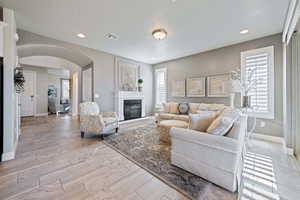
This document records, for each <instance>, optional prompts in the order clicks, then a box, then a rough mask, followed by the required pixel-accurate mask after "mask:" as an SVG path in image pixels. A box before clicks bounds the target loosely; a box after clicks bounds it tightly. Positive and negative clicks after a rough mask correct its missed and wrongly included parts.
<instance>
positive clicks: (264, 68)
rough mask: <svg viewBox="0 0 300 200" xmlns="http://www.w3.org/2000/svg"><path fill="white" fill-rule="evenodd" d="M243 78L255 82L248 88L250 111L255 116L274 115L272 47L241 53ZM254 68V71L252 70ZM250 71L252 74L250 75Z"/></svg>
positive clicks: (268, 116) (269, 116)
mask: <svg viewBox="0 0 300 200" xmlns="http://www.w3.org/2000/svg"><path fill="white" fill-rule="evenodd" d="M242 59H243V61H242V63H243V64H244V66H242V67H244V69H243V70H242V72H244V80H246V81H247V80H249V79H250V77H251V79H252V80H251V82H254V83H255V84H254V85H253V87H252V88H251V89H250V90H249V92H248V96H250V98H251V100H250V105H251V111H250V112H252V113H253V114H255V115H256V116H257V117H262V118H273V117H274V57H273V47H266V48H262V49H257V50H251V51H248V52H243V53H242ZM253 70H254V71H253ZM251 71H253V72H252V76H251V75H250V74H251Z"/></svg>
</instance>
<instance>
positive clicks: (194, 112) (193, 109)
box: [189, 103, 200, 114]
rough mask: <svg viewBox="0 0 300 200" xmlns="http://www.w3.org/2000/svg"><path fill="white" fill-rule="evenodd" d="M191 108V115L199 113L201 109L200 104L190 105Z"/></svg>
mask: <svg viewBox="0 0 300 200" xmlns="http://www.w3.org/2000/svg"><path fill="white" fill-rule="evenodd" d="M189 107H190V110H189V111H190V113H192V114H196V113H197V111H198V110H199V107H200V103H189Z"/></svg>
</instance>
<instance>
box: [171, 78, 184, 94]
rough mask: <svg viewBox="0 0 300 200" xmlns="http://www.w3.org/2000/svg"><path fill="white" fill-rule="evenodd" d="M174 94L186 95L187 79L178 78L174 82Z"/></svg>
mask: <svg viewBox="0 0 300 200" xmlns="http://www.w3.org/2000/svg"><path fill="white" fill-rule="evenodd" d="M172 96H173V97H185V80H176V81H173V82H172Z"/></svg>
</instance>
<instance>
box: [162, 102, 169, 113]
mask: <svg viewBox="0 0 300 200" xmlns="http://www.w3.org/2000/svg"><path fill="white" fill-rule="evenodd" d="M162 106H163V111H164V112H165V113H169V112H170V103H162Z"/></svg>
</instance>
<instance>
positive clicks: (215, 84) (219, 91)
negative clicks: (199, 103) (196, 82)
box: [207, 74, 230, 97]
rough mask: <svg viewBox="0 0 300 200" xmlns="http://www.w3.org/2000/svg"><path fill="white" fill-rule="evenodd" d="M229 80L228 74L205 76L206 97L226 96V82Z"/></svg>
mask: <svg viewBox="0 0 300 200" xmlns="http://www.w3.org/2000/svg"><path fill="white" fill-rule="evenodd" d="M229 80H230V75H229V74H222V75H214V76H208V77H207V96H208V97H228V96H229V93H228V90H227V89H226V83H227V82H228V81H229Z"/></svg>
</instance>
